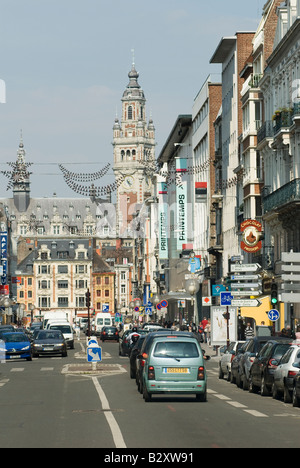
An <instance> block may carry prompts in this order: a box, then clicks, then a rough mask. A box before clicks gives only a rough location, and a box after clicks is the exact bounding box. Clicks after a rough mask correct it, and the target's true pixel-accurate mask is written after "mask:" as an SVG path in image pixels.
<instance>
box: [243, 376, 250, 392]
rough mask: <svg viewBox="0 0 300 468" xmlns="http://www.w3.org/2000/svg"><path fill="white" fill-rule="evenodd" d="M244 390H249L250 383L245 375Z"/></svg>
mask: <svg viewBox="0 0 300 468" xmlns="http://www.w3.org/2000/svg"><path fill="white" fill-rule="evenodd" d="M243 390H245V391H247V390H249V381H248V379H247V377H246V375H245V374H244V377H243Z"/></svg>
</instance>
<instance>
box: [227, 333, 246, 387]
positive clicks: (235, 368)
mask: <svg viewBox="0 0 300 468" xmlns="http://www.w3.org/2000/svg"><path fill="white" fill-rule="evenodd" d="M247 345H248V341H246V342H245V343H244V344H243V345H242V347H241V348H240V349H239V351H238V353H237V354H236V355H235V357H234V358H233V360H232V361H231V373H230V382H231V383H233V384H237V385H238V386H240V384H241V378H240V367H239V363H240V360H241V359H242V357H243V354H244V352H245V349H246V347H247Z"/></svg>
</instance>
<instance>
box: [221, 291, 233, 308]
mask: <svg viewBox="0 0 300 468" xmlns="http://www.w3.org/2000/svg"><path fill="white" fill-rule="evenodd" d="M220 298H221V306H230V305H231V301H232V299H233V297H232V295H231V292H228V291H226V292H221V293H220Z"/></svg>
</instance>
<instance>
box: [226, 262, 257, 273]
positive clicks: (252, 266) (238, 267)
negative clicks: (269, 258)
mask: <svg viewBox="0 0 300 468" xmlns="http://www.w3.org/2000/svg"><path fill="white" fill-rule="evenodd" d="M230 270H231V271H232V272H237V271H239V272H242V271H245V272H246V271H247V272H248V271H258V270H261V265H260V264H259V263H236V264H233V265H231V266H230Z"/></svg>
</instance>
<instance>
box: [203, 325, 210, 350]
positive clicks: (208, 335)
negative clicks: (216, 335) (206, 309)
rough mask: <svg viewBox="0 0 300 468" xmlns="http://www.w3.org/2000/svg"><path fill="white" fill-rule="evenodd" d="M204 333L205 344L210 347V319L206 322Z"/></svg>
mask: <svg viewBox="0 0 300 468" xmlns="http://www.w3.org/2000/svg"><path fill="white" fill-rule="evenodd" d="M204 333H205V339H206V343H207V344H208V346H210V343H211V340H210V334H211V322H210V319H208V320H207V325H206V327H205V330H204Z"/></svg>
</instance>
